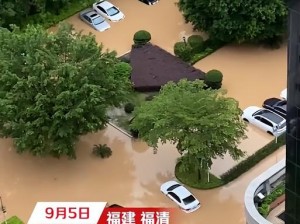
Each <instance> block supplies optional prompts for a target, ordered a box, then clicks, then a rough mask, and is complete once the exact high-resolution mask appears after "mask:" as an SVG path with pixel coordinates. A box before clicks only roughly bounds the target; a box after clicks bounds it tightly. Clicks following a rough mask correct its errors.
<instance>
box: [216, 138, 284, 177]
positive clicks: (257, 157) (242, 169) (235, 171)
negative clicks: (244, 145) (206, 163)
mask: <svg viewBox="0 0 300 224" xmlns="http://www.w3.org/2000/svg"><path fill="white" fill-rule="evenodd" d="M284 145H285V134H283V135H281V136H279V137H278V138H277V143H276V140H275V139H274V140H272V141H271V142H270V143H268V144H267V145H265V146H264V147H262V148H261V149H259V150H258V151H257V152H255V153H254V154H253V155H251V156H249V157H247V158H246V159H245V160H242V161H241V162H239V163H238V164H237V165H236V166H234V167H232V168H231V169H230V170H228V171H227V172H226V173H224V174H222V175H221V176H220V177H221V179H222V180H223V181H224V183H229V182H231V181H233V180H235V179H236V178H238V177H239V176H241V175H242V174H244V173H246V172H247V171H248V170H250V169H251V168H253V167H254V166H255V165H257V163H259V162H260V161H261V160H263V159H265V158H266V157H267V156H269V155H271V154H272V153H273V152H275V151H276V150H277V149H279V148H280V147H281V146H284Z"/></svg>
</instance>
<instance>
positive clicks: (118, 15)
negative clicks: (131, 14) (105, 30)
mask: <svg viewBox="0 0 300 224" xmlns="http://www.w3.org/2000/svg"><path fill="white" fill-rule="evenodd" d="M93 9H94V10H95V11H96V12H97V13H99V14H100V15H102V16H104V17H105V18H107V19H109V20H110V21H112V22H118V21H120V20H122V19H124V18H125V15H124V14H123V13H122V12H121V11H120V10H119V9H118V8H117V7H116V6H114V5H113V4H111V3H110V2H108V1H100V2H96V3H94V4H93Z"/></svg>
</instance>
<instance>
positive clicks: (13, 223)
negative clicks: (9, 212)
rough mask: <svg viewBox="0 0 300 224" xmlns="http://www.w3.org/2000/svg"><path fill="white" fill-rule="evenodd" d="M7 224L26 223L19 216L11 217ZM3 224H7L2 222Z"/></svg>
mask: <svg viewBox="0 0 300 224" xmlns="http://www.w3.org/2000/svg"><path fill="white" fill-rule="evenodd" d="M6 223H7V224H24V222H22V221H21V219H19V218H18V217H17V216H13V217H10V218H9V219H7V220H6ZM1 224H5V222H2V223H1Z"/></svg>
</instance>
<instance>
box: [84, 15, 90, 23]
mask: <svg viewBox="0 0 300 224" xmlns="http://www.w3.org/2000/svg"><path fill="white" fill-rule="evenodd" d="M83 18H85V20H86V21H88V22H91V21H90V17H88V16H87V15H84V16H83Z"/></svg>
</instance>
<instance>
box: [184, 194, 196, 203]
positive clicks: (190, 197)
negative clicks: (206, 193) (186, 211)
mask: <svg viewBox="0 0 300 224" xmlns="http://www.w3.org/2000/svg"><path fill="white" fill-rule="evenodd" d="M195 200H196V198H194V196H193V195H190V196H188V197H186V198H184V199H183V200H182V201H183V203H184V204H185V205H188V204H190V203H192V202H194V201H195Z"/></svg>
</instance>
